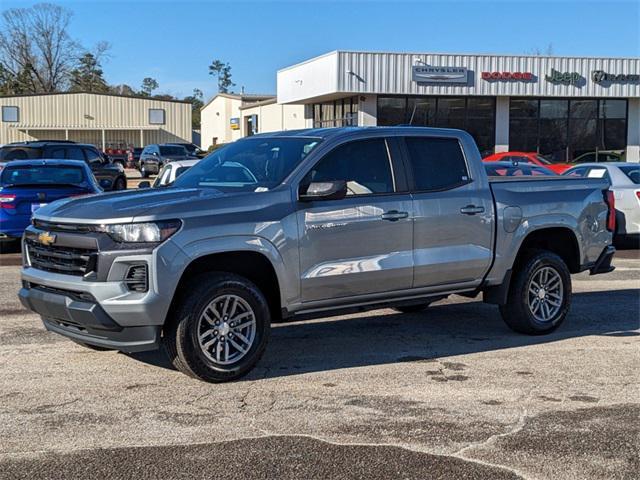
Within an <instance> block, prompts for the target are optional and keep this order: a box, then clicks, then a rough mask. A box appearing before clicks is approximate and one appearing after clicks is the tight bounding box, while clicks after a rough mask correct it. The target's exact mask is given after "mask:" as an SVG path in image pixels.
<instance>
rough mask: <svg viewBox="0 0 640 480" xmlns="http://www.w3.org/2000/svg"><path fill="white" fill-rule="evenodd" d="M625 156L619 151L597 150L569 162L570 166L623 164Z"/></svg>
mask: <svg viewBox="0 0 640 480" xmlns="http://www.w3.org/2000/svg"><path fill="white" fill-rule="evenodd" d="M625 160H626V156H625V154H624V152H623V151H621V150H598V151H597V152H587V153H583V154H582V155H579V156H577V157H576V158H574V159H573V161H572V162H571V164H572V165H575V164H577V163H595V162H598V163H600V162H624V161H625Z"/></svg>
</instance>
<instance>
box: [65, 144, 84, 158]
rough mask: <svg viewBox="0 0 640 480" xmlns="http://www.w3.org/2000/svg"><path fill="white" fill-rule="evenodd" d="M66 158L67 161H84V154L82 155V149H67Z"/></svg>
mask: <svg viewBox="0 0 640 480" xmlns="http://www.w3.org/2000/svg"><path fill="white" fill-rule="evenodd" d="M67 158H68V159H69V160H82V161H83V162H84V161H85V158H84V153H82V149H81V148H78V147H69V148H67Z"/></svg>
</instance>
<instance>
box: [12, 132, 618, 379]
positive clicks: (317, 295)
mask: <svg viewBox="0 0 640 480" xmlns="http://www.w3.org/2000/svg"><path fill="white" fill-rule="evenodd" d="M608 188H609V184H608V182H607V181H606V180H604V179H571V178H566V177H558V178H549V177H544V178H519V179H516V178H500V179H497V178H496V179H493V178H492V179H489V178H487V176H486V174H485V171H484V168H483V165H482V160H481V158H480V154H479V152H478V149H477V147H476V145H475V143H474V141H473V139H472V138H471V136H469V135H468V134H467V133H465V132H462V131H458V130H444V129H429V128H417V127H393V128H391V127H390V128H385V127H370V128H336V129H317V130H300V131H289V132H280V133H275V134H266V135H257V136H254V137H250V138H247V139H243V140H239V141H237V142H235V143H232V144H229V145H227V146H225V147H223V148H221V149H218V150H216V151H215V152H214V153H212V154H211V155H209V156H208V157H207V158H205V159H204V160H201V161H200V162H199V163H198V164H197V165H196V166H194V167H193V168H191V169H190V170H189V171H187V172H186V173H184V174H183V175H182V176H180V177H179V178H178V179H177V180H176V182H175V183H174V184H173V185H172V186H170V187H168V188H161V189H146V190H138V191H128V192H121V193H107V194H103V195H98V196H93V197H85V198H73V199H69V200H63V201H59V202H55V203H52V204H50V205H48V206H46V207H43V208H41V209H39V210H38V211H37V212H36V214H35V215H34V218H33V222H32V223H33V225H31V226H30V227H29V228H28V229H27V230H26V232H25V235H24V239H23V243H24V244H23V247H24V248H23V252H24V268H23V270H22V282H23V288H22V289H21V290H20V293H19V295H20V299H21V300H22V303H23V304H24V305H25V306H26V307H27V308H29V309H31V310H33V311H35V312H37V313H38V314H40V315H41V316H42V319H43V321H44V325H45V327H46V328H47V329H48V330H50V331H53V332H57V333H59V334H61V335H64V336H66V337H69V338H70V339H72V340H74V341H76V342H78V343H82V344H84V345H87V346H89V347H92V348H95V349H116V350H121V351H125V352H135V351H141V350H151V349H156V348H159V347H160V346H162V347H164V349H165V351H166V352H167V354H168V356H169V358H170V359H171V361H172V363H173V365H175V367H176V368H177V369H179V370H180V371H182V372H184V373H186V374H188V375H191V376H193V377H196V378H199V379H202V380H206V381H211V382H220V381H226V380H233V379H237V378H238V377H240V376H242V375H244V374H245V373H247V372H248V371H249V370H251V368H252V367H253V366H254V365H255V364H256V363H257V362H258V360H259V359H260V356H261V355H262V353H263V351H264V349H265V346H266V344H267V340H268V338H269V332H270V325H271V322H274V321H281V320H284V319H295V318H300V317H301V316H303V315H304V317H305V318H306V317H309V316H327V315H331V314H335V313H338V312H345V311H353V310H366V309H373V308H380V307H392V308H395V309H397V310H399V311H400V312H409V311H411V312H415V311H420V310H422V309H424V308H426V307H427V306H428V305H429V303H431V302H433V301H436V300H438V299H442V298H444V297H446V296H447V295H450V294H454V293H455V294H462V295H467V296H475V295H477V294H479V293H482V294H483V299H484V301H485V302H488V303H493V304H497V305H499V309H500V313H501V314H502V317H503V318H504V320H505V322H506V323H507V325H508V326H509V327H511V328H512V329H513V330H515V331H517V332H522V333H527V334H534V335H535V334H544V333H548V332H551V331H552V330H554V329H555V328H557V327H558V326H559V325H560V324H561V322H562V321H563V320H564V318H565V316H566V315H567V312H568V310H569V306H570V303H571V277H570V274H572V273H578V272H582V271H585V270H589V271H590V272H591V273H592V274H596V273H605V272H609V271H611V270H612V269H613V267H612V266H611V259H612V257H613V255H614V252H615V249H614V248H613V247H612V246H611V240H612V232H613V231H614V229H615V225H614V222H615V210H614V208H615V207H614V205H613V199H612V198H611V195H609V194H608V193H607V192H608ZM451 321H455V319H452V320H451Z"/></svg>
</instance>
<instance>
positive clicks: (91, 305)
mask: <svg viewBox="0 0 640 480" xmlns="http://www.w3.org/2000/svg"><path fill="white" fill-rule="evenodd" d="M18 296H19V298H20V302H21V303H22V304H23V305H24V306H25V307H26V308H28V309H29V310H32V311H34V312H36V313H38V314H39V315H40V316H41V317H42V321H43V323H44V326H45V328H46V329H47V330H50V331H52V332H55V333H58V334H60V335H64V336H65V337H68V338H70V339H71V340H74V341H77V342H82V343H87V344H90V345H96V346H99V347H103V348H109V349H114V350H120V351H123V352H140V351H145V350H155V349H157V348H158V346H159V340H160V327H159V326H153V325H148V326H136V327H123V326H121V325H119V324H118V323H116V322H115V321H114V320H113V319H112V318H111V317H110V316H109V315H108V314H107V313H106V312H105V311H104V309H103V308H102V307H101V306H100V305H99V304H98V303H97V302H95V299H93V298H92V297H91V295H89V294H86V293H85V294H82V293H78V292H72V291H65V290H58V289H52V288H47V287H44V286H32V285H31V284H29V283H28V282H25V287H23V288H22V289H21V290H20V292H19V294H18Z"/></svg>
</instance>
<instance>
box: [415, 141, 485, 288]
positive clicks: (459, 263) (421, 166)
mask: <svg viewBox="0 0 640 480" xmlns="http://www.w3.org/2000/svg"><path fill="white" fill-rule="evenodd" d="M404 143H405V149H404V151H405V158H406V161H407V163H408V167H409V168H408V171H409V176H410V180H409V181H410V185H411V188H412V192H413V212H414V231H413V244H414V251H413V262H414V279H413V286H414V287H415V288H421V287H433V286H439V285H451V284H465V287H466V286H469V285H478V284H479V283H480V281H481V280H482V278H483V277H484V275H485V273H486V272H487V271H488V269H489V266H490V264H491V261H492V256H493V253H492V238H493V217H492V215H493V197H492V195H491V191H490V189H489V185H488V183H487V182H486V179H483V180H484V181H480V180H481V179H474V178H473V177H472V175H471V170H470V168H469V166H468V165H467V161H466V158H465V155H464V152H463V149H462V145H461V144H460V142H459V140H458V139H456V138H436V137H411V136H408V137H405V139H404Z"/></svg>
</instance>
